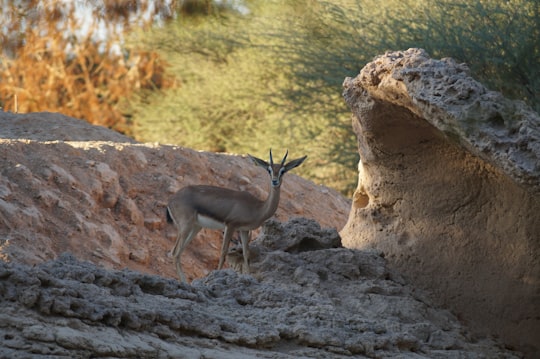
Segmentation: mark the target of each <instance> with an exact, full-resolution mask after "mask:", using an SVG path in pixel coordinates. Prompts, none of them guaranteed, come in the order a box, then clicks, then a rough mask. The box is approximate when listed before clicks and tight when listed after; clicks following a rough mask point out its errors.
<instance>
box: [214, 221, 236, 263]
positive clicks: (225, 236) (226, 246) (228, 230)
mask: <svg viewBox="0 0 540 359" xmlns="http://www.w3.org/2000/svg"><path fill="white" fill-rule="evenodd" d="M234 231H235V229H234V228H232V227H229V226H227V227H225V232H224V233H223V244H222V245H221V256H220V257H219V264H218V270H219V269H221V268H223V264H224V263H225V255H227V252H228V251H229V243H230V242H231V237H232V235H233V233H234Z"/></svg>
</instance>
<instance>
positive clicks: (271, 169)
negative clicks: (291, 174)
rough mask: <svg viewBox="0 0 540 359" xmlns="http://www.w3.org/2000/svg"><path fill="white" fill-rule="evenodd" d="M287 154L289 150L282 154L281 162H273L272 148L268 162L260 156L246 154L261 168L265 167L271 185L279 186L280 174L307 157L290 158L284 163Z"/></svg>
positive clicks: (298, 164)
mask: <svg viewBox="0 0 540 359" xmlns="http://www.w3.org/2000/svg"><path fill="white" fill-rule="evenodd" d="M288 154H289V150H287V152H286V153H285V156H283V159H282V160H281V163H279V164H275V163H274V160H273V158H272V150H270V163H268V162H266V161H265V160H261V159H260V158H257V157H253V156H251V155H249V154H248V156H249V158H251V160H252V161H253V162H254V163H255V164H256V165H257V166H261V167H262V168H264V169H266V170H267V171H268V174H269V175H270V178H271V183H272V187H279V186H281V178H282V176H283V175H284V174H285V173H286V172H288V171H290V170H292V169H293V168H295V167H298V166H300V165H301V164H302V162H304V161H305V160H306V158H307V156H304V157H301V158H297V159H295V160H292V161H290V162H288V163H287V164H285V161H286V160H287V155H288Z"/></svg>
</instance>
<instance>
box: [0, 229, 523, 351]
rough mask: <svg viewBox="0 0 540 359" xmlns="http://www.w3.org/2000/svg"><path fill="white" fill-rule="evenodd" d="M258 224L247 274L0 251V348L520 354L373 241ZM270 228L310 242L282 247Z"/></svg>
mask: <svg viewBox="0 0 540 359" xmlns="http://www.w3.org/2000/svg"><path fill="white" fill-rule="evenodd" d="M266 229H267V231H268V232H272V234H270V235H268V236H266V235H265V234H264V233H263V234H261V236H259V238H258V239H257V241H256V242H257V243H258V245H259V246H263V245H264V249H262V250H261V253H264V255H262V256H261V257H260V261H259V262H258V263H256V265H254V276H249V275H240V274H237V273H236V272H234V271H232V270H230V269H228V270H221V271H214V272H211V273H210V275H209V276H208V277H206V278H203V279H199V280H196V281H194V283H193V285H187V284H184V283H180V282H178V281H176V280H174V279H170V278H164V277H159V276H154V275H147V274H142V273H138V272H134V271H129V270H124V271H113V270H106V269H104V268H100V267H97V266H96V265H94V264H91V263H89V262H81V261H79V260H77V259H76V258H75V257H74V256H72V255H70V254H64V255H62V256H60V257H59V258H58V259H57V260H54V261H50V262H46V263H42V264H39V265H37V266H34V267H29V266H26V265H22V264H14V263H5V262H0V338H2V341H0V356H1V357H10V358H23V357H24V358H39V357H42V356H44V355H47V356H49V357H71V358H80V357H96V356H101V357H115V358H179V357H182V358H185V357H187V358H201V357H205V358H323V357H324V358H327V357H332V358H351V357H353V358H380V357H385V358H392V357H396V358H397V357H428V358H508V359H511V358H518V357H519V356H518V354H517V353H513V352H510V351H508V350H505V349H503V348H502V347H501V345H500V343H497V342H496V341H494V340H492V339H489V338H480V337H475V336H472V335H471V334H470V333H469V332H468V330H467V329H466V328H464V327H463V326H462V325H461V324H460V322H459V321H458V320H457V318H456V317H455V316H454V315H452V314H451V313H450V312H449V311H448V310H443V309H437V308H435V307H433V306H432V305H431V304H430V302H429V300H428V299H427V298H426V297H425V296H424V294H422V293H421V292H419V291H416V290H415V289H414V288H412V287H411V286H409V285H408V284H406V283H405V282H404V281H403V279H402V278H401V277H400V276H399V275H397V274H395V273H393V272H392V271H391V270H390V269H388V268H387V266H386V262H385V259H384V258H383V257H381V255H380V252H377V251H373V250H371V251H358V250H352V249H346V248H342V247H337V248H336V241H335V239H336V235H335V230H329V229H321V227H320V226H319V225H318V224H317V223H316V222H313V221H308V220H304V219H295V220H291V221H289V222H288V223H286V224H280V223H278V222H272V223H270V224H269V225H267V227H266ZM277 232H282V233H288V234H291V233H294V234H295V236H296V238H297V239H299V238H303V239H301V240H299V241H298V243H300V242H304V243H305V242H306V241H312V242H317V243H318V245H317V247H316V248H315V247H312V246H302V249H301V250H299V249H298V248H299V247H298V246H297V247H296V248H295V249H293V250H289V251H286V250H282V249H280V248H282V246H283V244H284V243H286V240H285V238H279V237H278V236H276V233H277ZM329 235H330V236H329ZM307 238H309V239H307ZM292 241H293V242H294V239H293V240H292ZM323 244H324V245H323ZM290 248H291V247H289V249H290Z"/></svg>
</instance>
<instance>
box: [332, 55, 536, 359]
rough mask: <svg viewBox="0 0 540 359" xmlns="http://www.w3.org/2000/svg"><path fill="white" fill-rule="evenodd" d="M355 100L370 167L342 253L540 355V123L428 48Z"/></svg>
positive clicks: (362, 77)
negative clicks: (377, 255)
mask: <svg viewBox="0 0 540 359" xmlns="http://www.w3.org/2000/svg"><path fill="white" fill-rule="evenodd" d="M344 97H345V100H346V102H347V103H348V104H349V106H350V107H351V109H352V112H353V115H354V118H353V126H354V129H355V132H356V133H357V135H358V145H359V152H360V157H361V162H360V164H359V180H358V188H357V190H356V193H355V195H354V199H353V206H352V210H351V213H350V216H349V220H348V223H347V225H346V226H345V228H344V229H343V230H342V231H341V235H342V238H343V244H344V245H345V246H347V247H352V248H370V247H372V248H377V249H379V250H382V251H383V252H384V253H385V255H386V258H387V259H388V260H389V262H390V264H391V265H392V266H393V267H394V268H398V269H399V270H400V271H402V273H404V274H405V275H406V277H407V278H408V279H409V280H410V281H412V282H413V283H415V284H416V285H418V286H420V287H422V288H426V289H429V290H430V291H431V292H432V293H433V296H434V298H436V299H437V301H438V303H440V304H442V305H445V306H449V307H451V308H452V309H454V310H455V311H456V312H457V313H459V315H460V316H461V317H462V318H466V320H467V322H469V323H470V324H471V326H472V327H473V328H475V329H476V330H478V331H480V332H487V333H492V334H498V335H500V336H501V338H503V340H504V341H505V342H506V343H508V344H509V345H513V346H516V347H518V348H520V349H521V350H524V351H526V352H528V353H529V354H530V355H539V354H540V346H539V343H540V317H539V316H538V313H540V296H539V293H540V196H539V193H540V190H539V188H540V182H539V179H540V129H539V127H540V118H539V116H538V114H536V113H534V112H533V111H531V110H530V109H529V108H527V107H526V106H525V105H523V104H522V103H520V102H513V101H510V100H507V99H505V98H504V97H502V95H501V94H499V93H496V92H492V91H489V90H487V89H486V88H485V87H484V86H482V85H481V84H480V83H478V82H476V81H475V80H473V79H472V78H471V77H469V75H468V73H467V68H466V66H464V65H463V64H457V63H455V62H454V61H453V60H451V59H443V60H433V59H430V58H429V56H428V55H427V54H426V53H425V52H424V51H423V50H418V49H410V50H408V51H404V52H391V53H387V54H385V55H384V56H380V57H378V58H376V59H375V60H374V61H373V62H371V63H369V64H368V65H366V66H365V67H364V69H363V70H362V71H361V73H360V74H359V75H358V76H357V77H356V78H354V79H350V78H348V79H346V80H345V83H344ZM531 357H532V356H531Z"/></svg>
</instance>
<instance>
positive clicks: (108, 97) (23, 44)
mask: <svg viewBox="0 0 540 359" xmlns="http://www.w3.org/2000/svg"><path fill="white" fill-rule="evenodd" d="M113 3H114V2H113ZM21 4H23V5H24V6H25V7H24V9H22V8H21V6H22V5H21ZM21 4H18V5H17V6H16V5H10V6H11V8H8V9H4V13H3V14H2V18H0V21H1V22H2V25H3V27H4V29H6V30H4V32H3V33H1V34H0V36H1V38H0V43H2V57H1V58H0V106H1V107H2V109H3V110H4V111H14V112H35V111H52V112H61V113H63V114H66V115H69V116H72V117H76V118H81V119H85V120H87V121H88V122H90V123H93V124H99V125H103V126H106V127H109V128H113V129H115V130H118V131H120V132H123V133H129V132H130V131H129V124H128V120H127V119H126V116H124V115H123V114H122V112H121V111H120V109H119V106H118V104H119V102H120V100H121V99H123V98H128V97H129V96H130V95H131V94H132V93H133V92H134V91H136V90H138V89H162V88H167V87H171V86H173V85H174V79H171V78H170V77H167V76H166V74H165V69H166V67H167V64H166V63H165V62H164V61H163V60H162V59H160V57H159V56H158V54H157V53H155V52H150V51H136V50H134V51H129V52H128V51H125V52H124V53H122V54H115V53H114V52H113V51H111V49H112V47H113V45H114V43H115V41H117V39H116V38H115V36H114V34H113V33H112V32H111V34H110V36H108V39H107V40H106V41H101V42H100V41H96V40H95V39H94V34H95V33H96V31H97V22H95V23H94V25H93V26H92V27H91V28H90V30H89V31H88V32H87V33H85V34H84V36H83V38H78V37H77V36H76V35H75V31H74V30H75V29H77V26H80V24H78V23H77V19H76V16H75V12H74V11H75V10H74V8H73V7H71V8H70V7H66V6H64V5H62V3H52V5H46V6H44V5H43V4H42V2H41V1H39V0H32V1H28V2H22V3H21ZM98 10H99V11H102V12H103V11H105V13H107V14H108V15H107V18H106V19H105V20H106V21H108V24H109V25H111V24H113V23H114V21H115V17H114V16H115V14H117V15H116V19H117V20H118V21H119V23H120V22H122V24H123V28H124V29H126V28H127V26H126V24H127V23H128V21H127V20H126V17H127V15H125V13H123V12H116V13H115V12H114V11H112V10H111V9H108V8H106V9H94V11H98ZM113 10H115V11H118V9H117V8H115V9H113ZM128 10H129V9H128ZM131 10H133V9H131ZM107 11H108V12H107ZM23 20H24V21H23ZM111 26H112V25H111Z"/></svg>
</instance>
